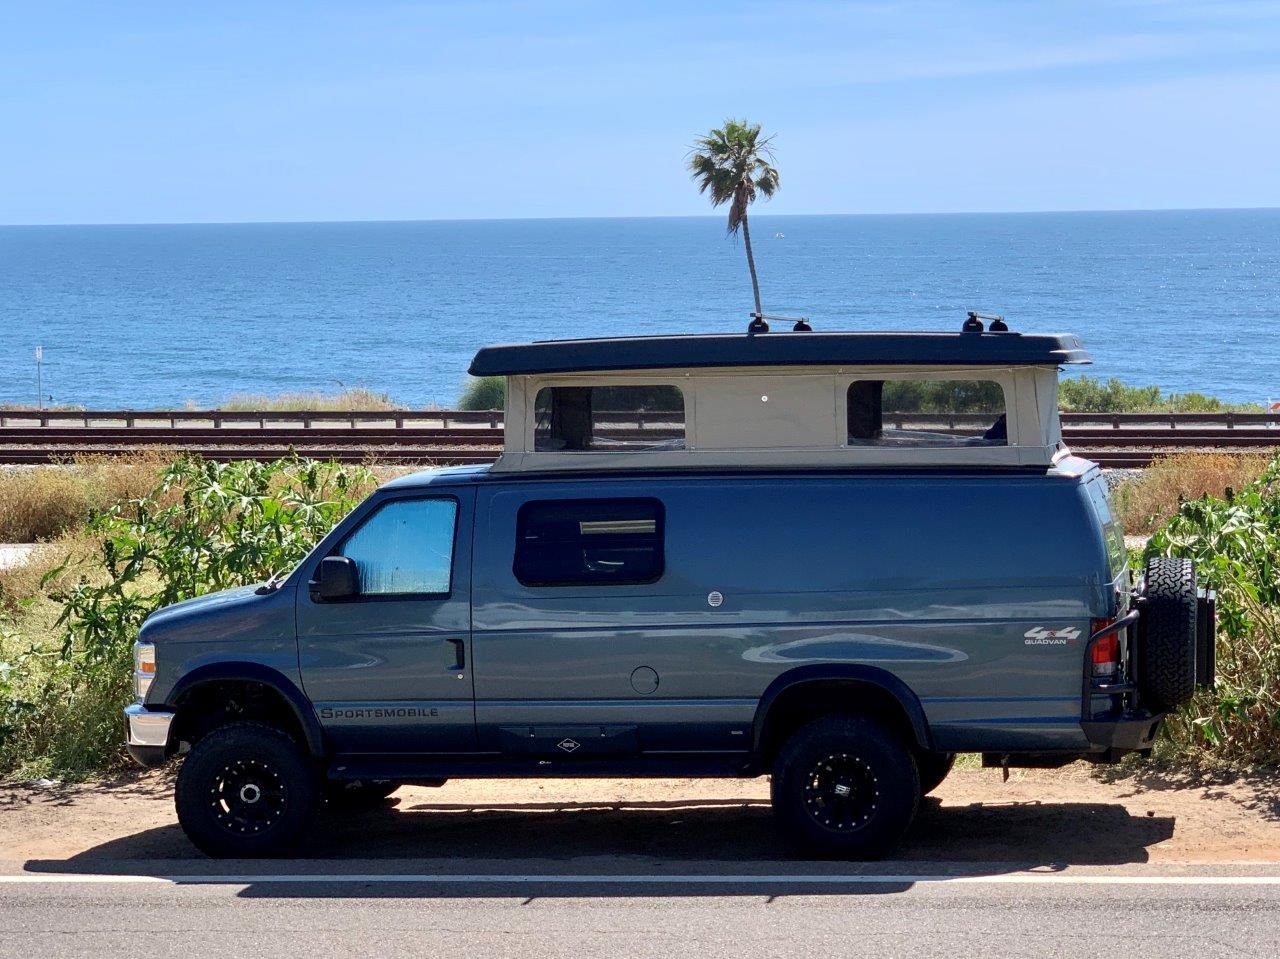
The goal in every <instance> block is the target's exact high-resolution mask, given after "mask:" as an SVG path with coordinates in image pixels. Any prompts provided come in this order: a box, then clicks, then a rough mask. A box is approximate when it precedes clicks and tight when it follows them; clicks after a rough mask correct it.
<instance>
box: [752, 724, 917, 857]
mask: <svg viewBox="0 0 1280 959" xmlns="http://www.w3.org/2000/svg"><path fill="white" fill-rule="evenodd" d="M772 793H773V811H774V815H775V816H776V817H777V819H778V822H779V824H780V825H781V826H782V829H783V831H784V832H785V833H786V834H787V836H788V837H789V838H790V839H791V840H792V841H793V842H795V843H796V844H797V845H799V846H800V847H801V848H803V849H804V850H805V851H807V852H809V853H811V854H816V855H819V856H824V857H831V858H842V859H879V858H881V857H883V856H884V855H885V854H886V853H888V852H889V851H890V850H891V849H893V847H894V846H896V845H897V844H898V842H899V841H900V840H901V839H902V837H903V835H905V834H906V831H907V829H908V827H909V826H910V825H911V821H912V820H913V819H914V818H915V814H916V808H917V806H918V805H919V803H920V776H919V772H918V771H917V769H916V761H915V757H914V756H913V755H912V752H911V750H910V749H909V748H908V747H907V745H906V744H905V743H904V742H902V741H901V739H900V738H899V737H898V736H896V735H894V733H893V732H892V731H891V730H889V729H888V728H887V727H886V726H884V725H883V724H882V723H880V722H878V721H876V720H874V719H871V718H869V717H861V716H827V717H823V718H822V719H817V720H814V721H813V722H811V723H809V724H808V725H806V726H803V727H801V728H800V729H799V730H797V731H796V732H795V733H794V734H793V735H792V736H791V738H790V739H788V740H787V742H786V743H785V744H784V745H783V747H782V750H781V751H780V752H779V753H778V758H777V761H776V763H775V764H774V770H773V783H772Z"/></svg>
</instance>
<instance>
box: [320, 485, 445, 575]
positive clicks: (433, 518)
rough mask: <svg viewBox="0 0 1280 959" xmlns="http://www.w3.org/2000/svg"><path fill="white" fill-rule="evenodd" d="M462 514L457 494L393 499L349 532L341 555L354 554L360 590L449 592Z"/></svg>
mask: <svg viewBox="0 0 1280 959" xmlns="http://www.w3.org/2000/svg"><path fill="white" fill-rule="evenodd" d="M457 519H458V503H457V501H456V500H454V499H448V498H436V499H405V500H392V501H391V502H389V503H387V504H386V505H385V506H383V507H381V508H380V509H378V510H377V512H375V513H374V514H373V515H372V516H370V517H369V518H368V519H367V520H365V521H364V523H362V524H361V525H360V526H359V527H358V528H357V529H356V531H355V532H354V533H352V534H351V535H350V536H348V537H347V538H346V540H345V541H344V542H343V544H342V546H341V548H340V549H339V550H338V555H341V556H346V557H349V558H350V559H353V560H355V564H356V569H357V570H358V571H359V575H360V595H361V596H406V595H407V596H435V597H443V596H447V595H448V594H449V591H450V589H451V588H452V575H453V541H454V529H455V527H456V526H457Z"/></svg>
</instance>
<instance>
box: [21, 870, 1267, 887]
mask: <svg viewBox="0 0 1280 959" xmlns="http://www.w3.org/2000/svg"><path fill="white" fill-rule="evenodd" d="M44 883H54V884H65V885H77V884H103V885H110V884H113V883H119V884H162V885H172V886H197V885H217V886H256V885H286V884H287V885H294V884H309V883H325V884H341V883H352V884H354V883H361V884H364V883H379V884H390V883H400V884H404V883H415V884H419V885H454V886H460V885H573V886H582V885H592V886H596V885H612V886H657V885H692V886H787V885H791V886H820V885H828V886H885V885H905V884H924V883H932V884H946V885H1046V886H1073V885H1074V886H1280V876H1196V875H1186V876H1168V875H1157V876H1131V875H1123V876H1108V875H1099V874H1096V873H1095V874H1084V875H1075V874H1070V873H1067V874H1061V873H1004V874H999V875H991V876H945V875H937V874H933V875H918V876H915V875H901V876H876V875H864V874H854V875H839V876H835V875H833V876H822V875H816V876H815V875H797V876H787V875H777V876H760V875H738V876H714V875H672V876H660V875H621V876H615V875H607V874H602V875H536V874H530V875H521V874H515V875H495V874H488V873H485V874H475V875H458V874H452V875H430V874H413V873H406V874H383V873H371V874H358V875H357V874H350V875H344V874H329V875H309V874H305V873H304V874H296V875H283V874H280V875H272V874H268V875H234V876H232V875H226V876H220V875H193V876H135V875H120V876H112V875H105V874H101V873H84V874H76V873H49V874H48V875H43V874H40V873H23V874H21V875H4V876H0V884H3V885H36V884H44Z"/></svg>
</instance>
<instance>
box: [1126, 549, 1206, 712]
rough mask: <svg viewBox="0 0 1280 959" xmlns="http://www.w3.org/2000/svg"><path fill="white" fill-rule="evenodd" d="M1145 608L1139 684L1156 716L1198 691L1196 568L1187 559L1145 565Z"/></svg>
mask: <svg viewBox="0 0 1280 959" xmlns="http://www.w3.org/2000/svg"><path fill="white" fill-rule="evenodd" d="M1144 595H1145V599H1146V605H1145V608H1144V609H1143V612H1142V617H1141V619H1140V620H1139V626H1138V637H1137V644H1136V645H1137V649H1136V652H1137V658H1138V682H1139V683H1140V685H1141V688H1142V693H1143V699H1144V701H1145V702H1146V705H1147V706H1148V707H1149V708H1151V709H1152V710H1154V711H1156V712H1165V711H1167V710H1170V709H1174V708H1176V707H1178V706H1181V705H1182V704H1183V703H1185V702H1187V701H1188V700H1190V699H1191V697H1192V695H1194V694H1195V691H1196V613H1197V608H1196V570H1195V566H1194V564H1193V563H1192V562H1191V560H1189V559H1178V558H1175V557H1172V556H1156V557H1153V558H1152V559H1151V560H1150V561H1149V562H1148V563H1147V570H1146V592H1145V594H1144Z"/></svg>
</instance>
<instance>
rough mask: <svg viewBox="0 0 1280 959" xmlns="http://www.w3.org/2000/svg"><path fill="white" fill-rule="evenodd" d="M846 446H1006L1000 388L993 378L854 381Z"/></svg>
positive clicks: (1004, 410)
mask: <svg viewBox="0 0 1280 959" xmlns="http://www.w3.org/2000/svg"><path fill="white" fill-rule="evenodd" d="M848 411H849V424H848V425H849V445H850V446H876V447H907V448H911V447H915V448H919V447H934V448H936V447H948V446H1007V445H1008V444H1009V436H1008V427H1007V420H1006V407H1005V398H1004V388H1003V387H1002V386H1001V385H1000V384H999V383H997V382H995V381H994V380H919V379H910V380H857V381H855V382H853V383H851V384H850V385H849V395H848Z"/></svg>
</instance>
